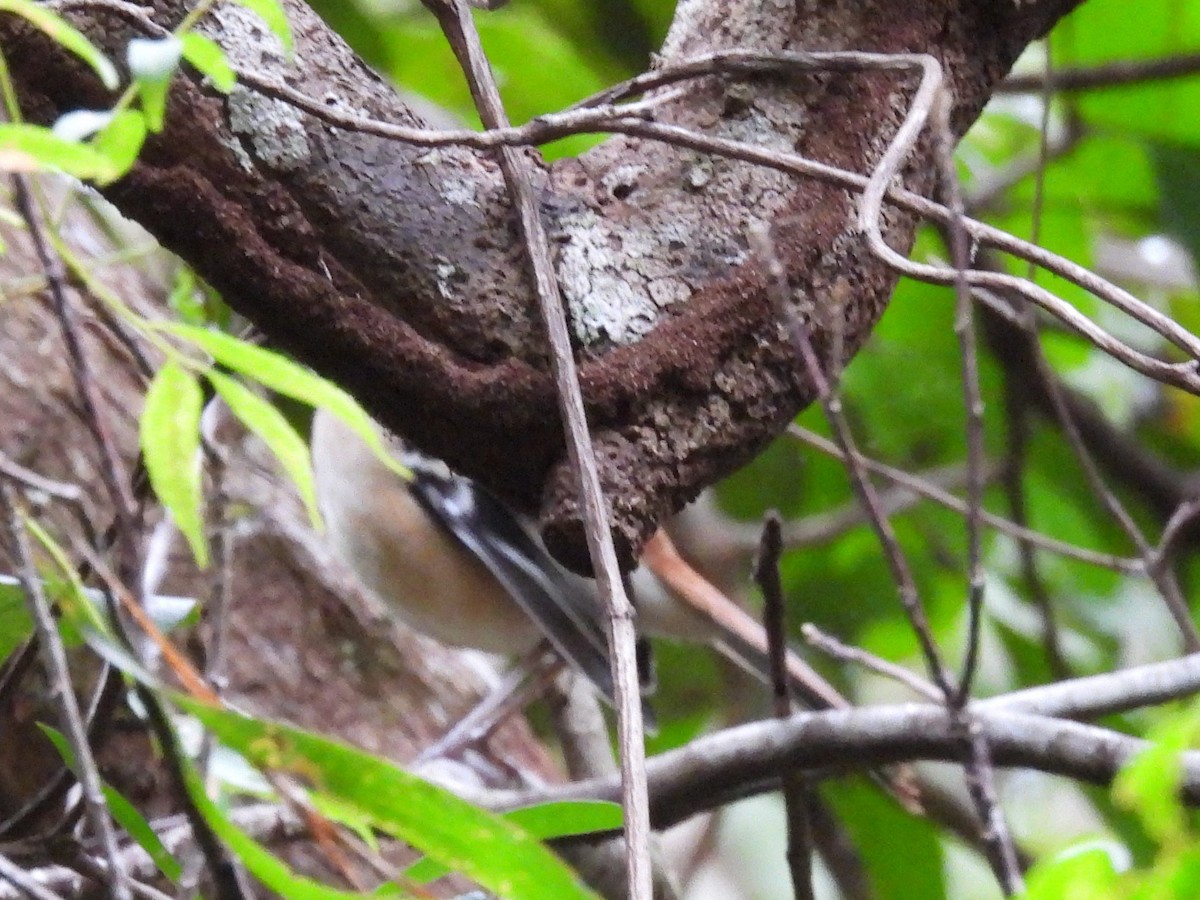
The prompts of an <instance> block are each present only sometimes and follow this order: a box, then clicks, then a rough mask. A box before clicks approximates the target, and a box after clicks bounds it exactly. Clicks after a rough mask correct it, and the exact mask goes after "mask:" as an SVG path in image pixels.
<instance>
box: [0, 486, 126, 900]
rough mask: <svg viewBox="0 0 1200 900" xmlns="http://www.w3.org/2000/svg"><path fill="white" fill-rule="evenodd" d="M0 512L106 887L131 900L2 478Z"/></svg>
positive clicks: (83, 730) (54, 634)
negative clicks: (72, 758)
mask: <svg viewBox="0 0 1200 900" xmlns="http://www.w3.org/2000/svg"><path fill="white" fill-rule="evenodd" d="M0 513H3V515H4V524H5V530H6V531H7V533H8V542H9V545H10V548H11V551H12V555H13V559H14V560H15V561H16V563H17V577H18V578H20V580H21V587H22V589H23V590H24V591H25V598H26V601H27V602H28V604H29V612H30V615H31V617H32V618H33V622H34V628H35V631H36V633H37V638H38V646H39V648H40V649H41V654H42V664H43V665H44V666H45V668H46V676H47V678H49V679H50V682H51V684H52V685H53V689H54V692H55V694H56V695H57V698H58V710H59V714H60V716H61V719H62V726H63V731H64V733H65V735H66V738H67V741H68V742H69V743H70V746H71V751H72V753H73V754H74V756H75V768H76V770H77V775H78V778H79V784H80V787H81V789H82V791H83V801H84V804H85V810H86V812H87V815H88V821H89V823H90V824H91V827H92V831H93V832H94V834H95V836H96V839H97V840H98V841H99V842H100V847H101V849H102V852H103V854H104V858H105V861H106V863H107V865H108V868H107V870H106V874H107V878H106V881H107V884H108V889H109V891H110V892H111V896H112V897H113V898H114V900H130V898H131V895H130V892H129V883H128V877H127V875H126V872H125V869H124V866H123V865H122V862H121V858H120V856H119V855H118V853H117V838H116V832H115V830H114V829H113V824H112V820H111V819H110V818H109V816H108V806H107V804H106V803H105V802H104V793H103V791H102V790H101V786H100V773H99V772H98V770H97V769H96V760H95V758H94V757H93V756H92V748H91V745H90V744H89V742H88V734H87V726H85V725H84V722H83V716H82V715H81V714H80V710H79V702H78V701H77V700H76V698H75V688H74V686H73V685H72V684H71V672H70V669H69V668H68V666H67V655H66V651H65V650H64V649H63V644H62V639H61V638H60V637H59V634H58V628H57V626H56V625H55V622H54V615H53V613H51V611H50V604H49V602H48V601H47V600H46V596H45V594H44V593H43V591H42V583H41V581H40V580H39V579H38V577H37V572H36V571H35V570H34V566H33V556H32V553H31V550H30V547H29V540H28V538H27V536H26V534H25V525H24V522H23V521H22V519H21V514H20V512H19V510H18V509H17V506H16V502H15V501H14V499H13V497H12V494H11V492H10V489H9V487H8V485H7V484H6V483H5V482H4V481H3V480H0Z"/></svg>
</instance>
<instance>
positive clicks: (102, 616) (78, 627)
mask: <svg viewBox="0 0 1200 900" xmlns="http://www.w3.org/2000/svg"><path fill="white" fill-rule="evenodd" d="M24 525H25V527H26V528H27V529H28V531H29V533H30V534H31V535H33V537H34V539H35V540H36V541H37V542H38V543H39V544H41V546H42V548H43V549H44V550H45V551H46V552H47V553H48V554H49V555H50V558H51V560H52V561H53V563H54V565H55V567H56V569H57V575H58V576H59V577H57V578H54V577H46V578H45V585H46V596H47V599H49V600H50V601H51V602H52V603H54V604H56V605H57V606H58V610H59V613H60V614H61V615H60V616H59V624H58V627H59V630H60V631H61V632H62V635H63V640H64V641H65V642H66V643H67V645H68V646H72V645H74V644H78V643H79V642H81V641H82V642H85V643H86V644H87V645H88V647H90V648H91V649H92V650H93V651H95V653H96V654H97V655H98V656H99V657H100V658H101V659H103V660H105V661H106V662H108V663H110V664H111V665H113V666H116V667H117V668H118V669H120V670H121V671H122V672H124V673H125V674H127V675H130V676H132V677H133V678H136V679H138V680H139V681H141V682H142V683H143V684H146V685H149V686H150V687H157V686H158V683H157V681H156V680H155V678H154V676H153V675H151V674H150V673H149V672H147V671H146V670H145V668H143V667H142V664H141V663H140V662H138V661H137V660H136V659H134V658H133V656H132V655H131V654H130V652H129V651H128V650H127V649H126V648H125V645H124V644H123V643H121V642H120V641H119V640H118V639H117V638H116V637H115V636H114V635H113V633H112V629H111V628H110V627H109V624H108V616H107V612H106V610H105V608H104V607H103V605H102V602H101V601H102V596H103V595H101V594H100V592H99V591H93V590H91V589H89V588H85V587H84V586H83V582H82V581H81V580H80V579H79V573H78V572H77V571H76V570H75V567H74V566H72V565H71V561H70V559H69V558H68V557H67V553H66V551H65V550H63V548H62V547H61V546H60V545H59V543H58V542H57V541H56V540H54V538H53V537H51V536H50V533H49V532H48V531H46V529H45V528H43V527H42V526H41V524H40V523H38V522H37V521H36V520H35V519H31V518H29V517H28V516H27V517H25V519H24Z"/></svg>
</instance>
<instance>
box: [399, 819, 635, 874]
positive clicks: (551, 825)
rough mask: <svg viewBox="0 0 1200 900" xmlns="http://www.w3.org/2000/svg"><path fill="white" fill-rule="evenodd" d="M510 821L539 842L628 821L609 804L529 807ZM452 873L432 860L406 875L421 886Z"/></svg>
mask: <svg viewBox="0 0 1200 900" xmlns="http://www.w3.org/2000/svg"><path fill="white" fill-rule="evenodd" d="M504 818H505V820H506V821H509V822H512V823H513V824H514V825H516V826H518V827H519V828H523V829H525V831H527V832H529V834H530V835H531V836H533V837H535V838H537V839H538V840H539V841H547V840H550V839H551V838H558V837H568V836H571V835H578V834H593V833H595V832H598V831H615V830H616V829H618V828H620V827H621V823H622V822H623V821H624V819H625V817H624V813H623V812H622V811H621V807H620V804H617V803H609V802H608V801H605V800H571V801H561V802H554V803H539V804H538V805H536V806H525V807H522V808H520V809H514V810H512V811H511V812H507V813H505V814H504ZM449 871H450V870H449V869H447V868H446V867H445V866H444V865H442V864H440V863H437V862H434V861H433V860H431V859H422V860H418V861H417V862H415V863H413V864H412V865H411V866H409V867H408V868H407V869H406V870H405V871H404V875H405V877H406V878H408V879H409V880H411V881H415V882H417V883H419V884H428V883H429V882H431V881H433V880H434V879H437V878H441V877H443V876H444V875H447V874H449Z"/></svg>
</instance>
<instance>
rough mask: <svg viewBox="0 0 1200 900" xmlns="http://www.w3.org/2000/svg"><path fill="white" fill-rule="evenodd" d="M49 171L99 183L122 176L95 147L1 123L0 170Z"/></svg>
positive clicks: (41, 130) (46, 131)
mask: <svg viewBox="0 0 1200 900" xmlns="http://www.w3.org/2000/svg"><path fill="white" fill-rule="evenodd" d="M50 169H58V170H60V171H62V172H65V173H66V174H68V175H73V176H75V177H76V178H79V179H82V180H85V181H95V182H98V183H99V184H108V183H109V182H111V181H115V180H116V179H117V178H120V177H121V170H120V169H119V168H118V167H117V166H116V165H114V163H113V161H112V160H111V159H110V158H109V157H108V156H107V155H105V154H104V153H101V152H100V151H98V150H96V149H95V148H94V147H89V146H87V145H86V144H80V143H76V142H75V141H68V140H64V139H63V138H60V137H58V136H56V135H55V134H54V133H53V132H51V130H50V129H49V128H43V127H42V126H40V125H25V124H13V123H9V122H4V123H0V171H3V172H37V171H45V170H50Z"/></svg>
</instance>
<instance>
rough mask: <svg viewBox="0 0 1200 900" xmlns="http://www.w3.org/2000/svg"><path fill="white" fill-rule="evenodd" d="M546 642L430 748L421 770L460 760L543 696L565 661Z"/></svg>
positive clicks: (417, 763)
mask: <svg viewBox="0 0 1200 900" xmlns="http://www.w3.org/2000/svg"><path fill="white" fill-rule="evenodd" d="M548 649H549V648H548V647H547V645H546V642H545V641H542V642H540V643H538V645H537V646H536V647H534V648H533V649H532V650H530V651H529V652H528V653H526V654H525V656H524V657H522V658H521V659H520V660H518V661H517V662H516V663H515V664H514V665H513V666H512V668H511V669H510V670H509V673H508V674H507V675H506V676H505V677H504V679H503V680H502V681H501V682H500V684H498V685H496V687H494V688H493V689H492V690H491V691H489V692H488V694H487V696H486V697H484V698H483V699H482V700H481V701H480V702H479V703H477V704H476V705H475V706H474V707H473V708H472V709H471V710H470V711H469V712H468V713H467V714H466V715H465V716H463V717H462V718H461V719H459V720H458V721H457V722H456V723H455V724H454V727H453V728H451V729H450V730H449V731H447V732H446V733H445V734H444V735H443V736H442V737H441V738H439V739H438V740H437V741H436V742H434V743H433V744H430V745H429V746H428V747H426V748H425V749H424V750H422V751H421V754H420V755H419V756H418V757H417V758H416V760H414V762H413V766H414V767H420V766H422V765H425V764H427V763H431V762H433V761H434V760H438V759H445V758H447V757H453V756H457V755H458V754H459V753H461V752H462V751H463V750H465V749H466V748H468V747H471V746H474V745H476V744H479V743H480V742H481V741H484V740H486V739H487V737H488V735H489V734H491V733H492V732H493V731H495V730H496V729H497V728H498V727H500V725H501V724H503V722H504V720H505V719H506V718H508V717H509V716H511V715H513V714H514V713H517V712H520V711H521V710H522V709H524V708H525V707H526V706H528V705H529V704H530V703H531V702H532V701H534V700H536V699H537V698H538V697H539V696H540V695H541V694H543V693H545V691H546V689H547V687H548V686H549V684H550V682H551V681H552V680H553V679H554V677H555V676H556V675H557V674H558V673H559V672H560V671H561V670H562V667H563V661H562V658H561V657H559V656H558V655H557V654H554V653H550V652H548Z"/></svg>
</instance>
